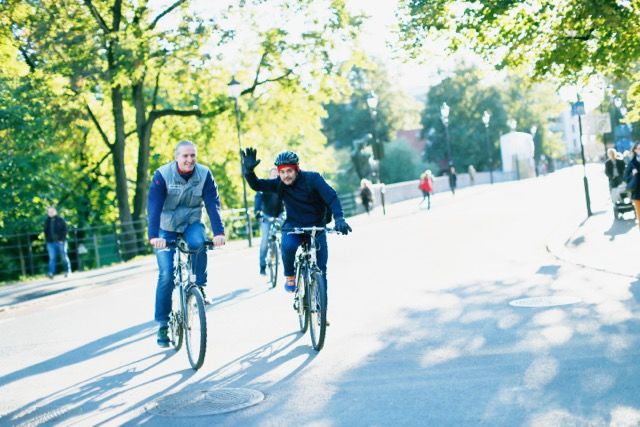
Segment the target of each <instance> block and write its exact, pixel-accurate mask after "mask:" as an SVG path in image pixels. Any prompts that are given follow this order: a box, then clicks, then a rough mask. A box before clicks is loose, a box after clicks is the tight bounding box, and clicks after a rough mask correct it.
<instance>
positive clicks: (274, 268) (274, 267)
mask: <svg viewBox="0 0 640 427" xmlns="http://www.w3.org/2000/svg"><path fill="white" fill-rule="evenodd" d="M279 259H280V256H279V254H278V245H277V243H276V242H275V241H274V240H272V241H270V242H269V252H268V253H267V266H268V267H269V282H270V283H271V287H272V288H275V287H276V282H277V281H278V263H279Z"/></svg>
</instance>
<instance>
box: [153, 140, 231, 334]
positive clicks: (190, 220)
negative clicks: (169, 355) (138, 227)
mask: <svg viewBox="0 0 640 427" xmlns="http://www.w3.org/2000/svg"><path fill="white" fill-rule="evenodd" d="M196 156H197V149H196V146H195V145H194V144H193V143H192V142H191V141H180V142H179V143H178V145H177V146H176V150H175V161H173V162H170V163H167V164H166V165H164V166H161V167H160V168H158V169H157V170H156V171H155V173H154V174H153V179H152V180H151V186H150V188H149V196H148V201H147V215H148V223H149V224H148V235H149V243H150V244H151V246H153V247H154V248H155V249H156V259H157V261H158V270H159V275H158V284H157V287H156V307H155V320H156V322H158V324H159V328H158V335H157V342H158V345H159V346H161V347H168V346H169V335H168V327H167V323H168V321H169V313H170V312H171V296H172V293H173V256H174V252H175V249H168V248H167V241H175V240H176V239H177V237H178V233H182V235H183V237H184V239H185V241H186V242H187V245H188V246H189V249H190V250H193V251H198V252H197V254H196V256H195V258H194V265H193V270H194V272H195V274H196V285H198V286H200V288H201V289H202V287H204V286H206V284H207V252H206V249H205V248H204V242H205V226H204V224H203V223H202V222H201V217H202V208H203V207H204V208H206V210H207V213H208V214H209V219H210V220H211V227H212V228H213V234H214V238H213V243H214V245H215V246H222V245H224V244H225V236H224V226H223V225H222V219H221V218H220V198H219V197H218V188H217V186H216V183H215V181H214V179H213V175H212V174H211V171H210V170H209V168H207V167H206V166H203V165H200V164H198V163H196ZM202 294H203V295H204V291H203V292H202Z"/></svg>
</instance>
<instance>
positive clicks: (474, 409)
mask: <svg viewBox="0 0 640 427" xmlns="http://www.w3.org/2000/svg"><path fill="white" fill-rule="evenodd" d="M639 283H640V282H634V284H632V285H630V286H631V287H632V291H633V292H634V295H637V292H638V287H639V286H640V284H639ZM545 290H546V292H544V291H545ZM543 292H544V294H546V295H552V294H553V291H551V290H550V289H549V288H548V287H547V286H545V287H542V286H538V285H535V284H533V285H532V284H530V283H525V282H521V281H515V282H503V281H495V282H479V283H467V284H463V285H460V286H458V287H456V288H453V289H443V290H441V291H430V292H428V291H424V292H416V294H415V295H414V296H413V301H412V302H411V303H410V305H408V306H406V307H404V308H403V310H401V311H399V312H400V313H402V314H401V315H400V318H399V319H396V322H395V324H394V326H393V327H391V328H390V329H389V330H388V331H387V332H385V333H384V334H383V335H382V336H379V337H377V339H376V342H378V343H384V345H383V346H382V348H381V349H379V350H378V349H377V350H375V351H372V352H371V354H368V355H367V357H366V358H363V359H361V361H360V363H359V364H358V365H357V366H355V367H353V368H352V369H349V370H345V371H343V374H342V375H336V376H334V377H331V380H330V381H329V383H330V384H331V389H332V390H333V392H332V393H331V396H330V398H329V399H328V400H327V401H324V402H322V404H321V405H319V407H318V405H316V406H315V407H314V408H313V410H311V409H310V410H309V411H307V412H305V413H301V414H299V416H298V418H297V423H299V424H300V425H311V424H313V425H332V426H349V425H380V426H383V425H389V426H391V425H416V424H420V425H456V426H462V425H464V426H466V425H468V426H476V425H622V424H624V425H638V424H639V423H640V364H638V363H637V359H638V355H639V352H638V346H639V338H638V337H640V307H639V305H638V302H637V299H636V300H633V299H628V295H622V293H621V294H620V295H622V296H620V297H619V298H617V299H616V298H613V299H610V300H607V301H602V302H599V303H593V304H588V303H584V302H582V303H577V304H572V305H563V306H548V307H512V306H510V305H509V302H510V301H513V300H514V299H518V298H522V297H527V296H540V294H543ZM623 314H624V315H623ZM296 398H297V396H295V395H294V394H292V395H291V396H287V397H285V398H283V399H280V401H281V402H282V403H281V404H280V406H276V407H274V408H271V410H270V413H273V414H278V413H282V412H286V411H287V409H286V404H287V403H286V402H289V401H291V399H296ZM277 422H278V420H277V419H276V420H275V421H274V423H275V424H274V425H277ZM625 423H626V424H625Z"/></svg>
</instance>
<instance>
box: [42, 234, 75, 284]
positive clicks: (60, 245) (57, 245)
mask: <svg viewBox="0 0 640 427" xmlns="http://www.w3.org/2000/svg"><path fill="white" fill-rule="evenodd" d="M47 252H48V253H49V275H50V276H53V275H54V274H55V272H56V262H57V261H58V257H60V258H61V259H62V263H63V264H64V271H65V273H67V274H68V273H71V263H70V262H69V256H68V255H67V242H66V241H65V242H47Z"/></svg>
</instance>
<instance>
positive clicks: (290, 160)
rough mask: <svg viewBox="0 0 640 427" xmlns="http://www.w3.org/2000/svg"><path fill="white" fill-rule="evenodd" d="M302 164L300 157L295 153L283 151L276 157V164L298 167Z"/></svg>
mask: <svg viewBox="0 0 640 427" xmlns="http://www.w3.org/2000/svg"><path fill="white" fill-rule="evenodd" d="M299 162H300V159H299V158H298V155H297V154H296V153H294V152H293V151H282V152H280V154H278V155H277V156H276V161H275V162H274V164H275V165H276V166H280V165H297V164H298V163H299Z"/></svg>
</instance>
